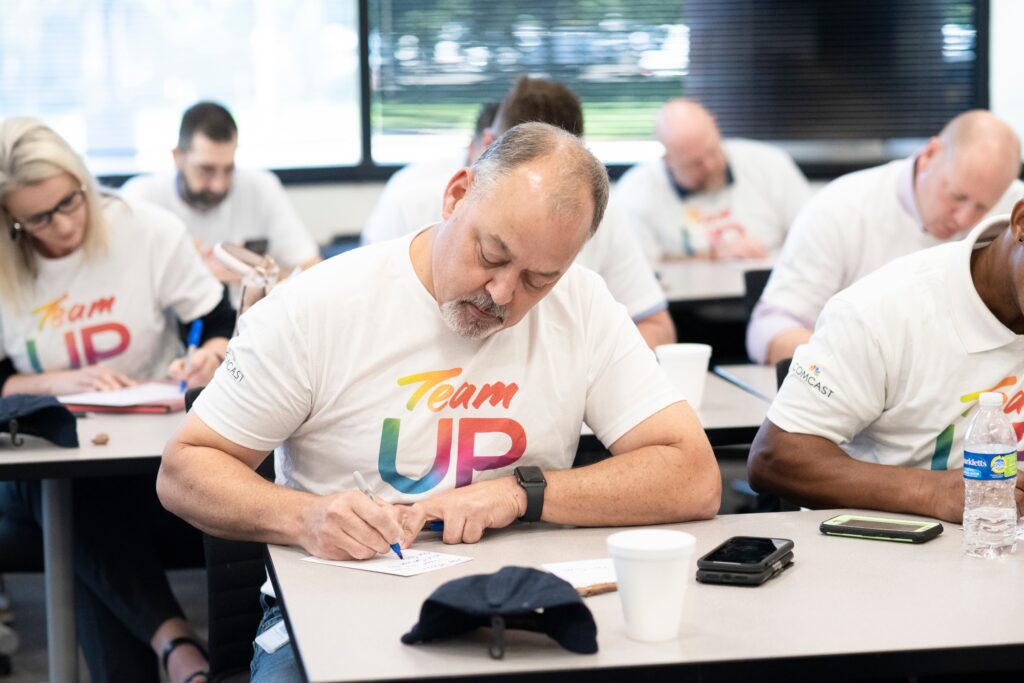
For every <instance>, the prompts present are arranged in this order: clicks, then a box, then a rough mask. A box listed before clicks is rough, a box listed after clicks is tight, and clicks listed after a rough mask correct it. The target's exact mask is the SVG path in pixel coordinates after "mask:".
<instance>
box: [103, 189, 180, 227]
mask: <svg viewBox="0 0 1024 683" xmlns="http://www.w3.org/2000/svg"><path fill="white" fill-rule="evenodd" d="M104 202H105V206H104V214H105V215H106V216H107V218H108V220H109V221H110V222H111V225H112V226H118V228H119V229H128V230H133V231H136V232H137V233H147V234H154V235H161V236H167V237H174V238H177V237H178V236H180V235H182V234H184V233H185V232H186V228H185V223H184V222H182V220H181V219H180V218H178V217H177V216H176V215H174V213H172V212H171V211H169V210H167V209H165V208H164V207H163V206H160V205H159V204H156V203H154V202H152V201H149V200H146V199H141V198H139V197H135V196H126V195H124V194H123V193H122V194H113V195H110V196H108V197H106V198H105V199H104Z"/></svg>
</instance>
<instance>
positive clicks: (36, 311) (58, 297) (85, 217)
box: [0, 118, 234, 683]
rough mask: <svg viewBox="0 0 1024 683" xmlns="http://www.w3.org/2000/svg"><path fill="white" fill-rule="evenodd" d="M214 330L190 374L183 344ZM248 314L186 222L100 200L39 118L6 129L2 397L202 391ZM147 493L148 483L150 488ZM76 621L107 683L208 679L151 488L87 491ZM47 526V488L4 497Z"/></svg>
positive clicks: (114, 486) (6, 510)
mask: <svg viewBox="0 0 1024 683" xmlns="http://www.w3.org/2000/svg"><path fill="white" fill-rule="evenodd" d="M197 319H202V320H203V322H204V325H203V330H204V335H203V339H202V341H201V345H200V347H199V348H198V349H197V350H196V351H195V352H194V353H193V354H192V355H191V357H190V359H189V362H188V365H187V367H186V366H185V364H184V363H183V362H182V361H181V356H182V353H183V350H184V346H183V339H182V334H183V333H184V330H186V329H187V326H188V325H189V324H190V323H191V322H192V321H194V320H197ZM233 325H234V314H233V311H232V310H231V307H230V305H229V304H228V302H227V299H226V295H225V292H224V289H223V287H222V286H221V284H220V283H219V282H217V280H216V279H215V278H214V277H213V276H212V275H210V273H209V272H208V271H207V270H206V268H205V266H204V265H203V263H202V260H201V258H200V257H199V255H198V254H197V253H196V252H195V250H194V248H193V247H192V243H191V241H190V240H189V238H188V236H187V235H186V231H185V226H184V224H182V223H181V222H180V221H179V220H178V219H177V218H175V217H173V216H172V215H171V214H169V213H167V212H165V211H164V210H162V209H158V208H156V207H153V206H149V205H147V204H144V203H141V202H127V201H125V200H123V199H121V198H119V197H117V196H116V195H115V194H113V193H112V192H109V191H104V190H101V189H100V188H99V187H98V186H97V183H96V181H95V179H94V178H93V177H92V176H91V174H90V173H89V172H88V170H87V169H86V167H85V164H84V163H83V161H82V160H81V158H80V157H79V156H78V155H77V154H76V153H75V152H74V150H73V149H71V147H70V146H69V145H68V143H67V142H66V141H65V140H64V139H62V138H61V137H60V136H59V135H57V134H56V133H55V132H54V131H53V130H51V129H50V128H48V127H46V126H45V125H43V124H42V123H40V122H39V121H36V120H33V119H30V118H12V119H8V120H6V121H4V122H2V123H0V396H9V395H13V394H49V395H60V394H69V393H76V392H80V391H91V390H108V389H117V388H120V387H124V386H129V385H131V384H134V383H135V381H136V380H139V379H154V378H165V377H168V376H169V377H171V378H174V379H183V380H186V381H187V383H188V384H189V385H190V386H202V385H204V384H206V382H207V381H208V380H209V379H210V378H211V377H212V375H213V372H214V370H216V368H217V366H218V365H219V364H220V361H221V360H222V359H223V357H224V351H225V349H226V347H227V338H228V337H229V336H230V334H231V330H232V327H233ZM140 479H141V481H140ZM74 485H75V487H74V513H73V514H74V525H75V526H74V535H75V544H74V548H75V578H76V606H75V607H76V609H75V613H76V623H77V626H78V633H79V636H80V639H81V641H82V645H83V650H84V651H85V656H86V661H87V663H88V665H89V669H90V673H91V677H92V680H93V681H105V680H133V681H145V680H152V681H156V680H158V678H157V673H158V672H157V669H156V666H155V661H156V660H155V659H154V657H153V656H152V654H150V653H149V650H150V649H152V650H154V651H155V652H156V653H157V654H158V655H160V656H161V657H162V658H163V662H164V666H165V667H166V668H167V669H168V674H169V675H170V679H171V681H173V682H175V683H177V682H179V681H190V683H199V682H200V681H203V680H206V678H207V674H206V672H205V669H206V668H207V666H206V656H205V652H204V651H203V649H202V646H201V645H200V644H199V642H198V641H197V640H196V639H195V636H194V633H193V632H192V630H191V629H190V628H189V626H188V623H187V622H186V621H185V619H184V615H183V613H182V611H181V608H180V606H179V605H178V603H177V601H176V600H175V598H174V596H173V594H172V593H171V590H170V586H169V585H168V583H167V578H166V575H165V574H164V571H163V568H162V565H161V563H160V559H159V553H158V542H159V539H157V538H154V536H155V529H156V525H157V524H158V523H166V519H162V518H163V516H168V517H169V515H168V514H167V513H165V512H164V511H163V510H162V508H160V506H159V503H158V502H157V500H156V496H155V486H154V481H153V478H152V477H151V476H149V477H142V478H137V477H116V478H103V477H96V478H83V479H78V480H76V481H75V483H74ZM2 517H6V518H8V519H11V520H20V521H24V522H34V523H36V524H38V523H39V520H40V517H41V515H40V496H39V485H38V482H3V483H0V518H2Z"/></svg>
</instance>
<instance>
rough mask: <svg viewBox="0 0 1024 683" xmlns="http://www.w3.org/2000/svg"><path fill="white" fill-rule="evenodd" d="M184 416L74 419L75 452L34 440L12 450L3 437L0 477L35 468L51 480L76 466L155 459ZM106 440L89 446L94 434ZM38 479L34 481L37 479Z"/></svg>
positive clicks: (1, 437) (26, 441) (123, 416)
mask: <svg viewBox="0 0 1024 683" xmlns="http://www.w3.org/2000/svg"><path fill="white" fill-rule="evenodd" d="M184 415H185V414H184V413H167V414H157V415H146V414H139V415H134V414H122V415H117V414H90V415H88V416H87V417H81V418H78V443H79V447H78V448H61V447H60V446H55V445H53V444H52V443H50V442H49V441H45V440H43V439H40V438H38V437H30V436H26V437H25V443H24V444H23V445H22V446H20V447H18V448H15V447H14V446H12V444H11V440H10V439H9V438H8V436H7V435H4V436H0V477H5V476H6V472H5V469H6V470H10V469H13V468H14V466H18V469H19V470H21V469H24V468H23V467H22V466H31V467H34V468H37V469H38V470H39V471H40V472H42V473H43V474H44V475H45V476H52V473H53V472H54V471H60V470H62V469H66V468H68V467H73V466H74V465H76V464H82V465H91V464H93V463H96V462H110V461H117V460H126V459H137V458H159V457H160V455H161V454H162V453H163V451H164V445H165V444H166V443H167V440H168V439H169V438H170V437H171V434H173V433H174V430H175V429H177V428H178V425H179V424H181V421H182V420H183V419H184ZM101 433H103V434H106V435H107V436H108V437H110V438H109V441H108V443H107V444H106V445H105V446H97V445H95V444H93V443H92V439H93V437H95V436H96V435H97V434H101ZM37 478H38V477H37Z"/></svg>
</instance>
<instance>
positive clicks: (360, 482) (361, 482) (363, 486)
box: [352, 470, 405, 560]
mask: <svg viewBox="0 0 1024 683" xmlns="http://www.w3.org/2000/svg"><path fill="white" fill-rule="evenodd" d="M352 478H353V479H355V480H356V486H358V487H359V490H360V491H362V492H363V493H365V494H366V497H367V498H369V499H370V502H371V503H372V502H374V501H376V500H377V499H376V498H374V497H373V491H372V490H371V489H370V487H369V485H368V484H367V483H366V480H365V479H363V475H362V474H360V473H359V471H358V470H357V471H354V472H352ZM390 545H391V549H392V550H394V551H395V555H398V559H400V560H404V559H405V558H404V557H402V546H401V545H400V544H398V543H392V544H390Z"/></svg>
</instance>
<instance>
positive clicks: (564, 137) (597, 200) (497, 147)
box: [470, 122, 608, 235]
mask: <svg viewBox="0 0 1024 683" xmlns="http://www.w3.org/2000/svg"><path fill="white" fill-rule="evenodd" d="M544 157H555V158H556V159H557V160H558V162H559V168H560V170H561V173H560V180H561V182H560V183H559V184H558V185H557V186H556V187H552V188H550V189H549V194H548V200H549V201H550V202H551V207H552V210H553V211H555V212H556V213H559V214H563V215H567V214H572V213H577V212H580V211H582V210H583V207H582V206H581V205H580V201H579V189H580V185H581V184H583V185H584V186H585V187H587V189H589V190H590V197H591V199H592V200H593V202H594V215H593V217H592V219H591V223H590V235H593V234H594V233H595V232H597V226H599V225H600V224H601V219H602V218H603V217H604V210H605V207H607V205H608V171H607V169H605V167H604V164H602V163H601V162H600V161H599V160H598V159H597V157H595V156H594V155H593V154H592V153H591V152H590V150H588V149H587V148H586V147H585V146H584V145H583V142H582V141H581V140H580V139H579V138H577V137H576V136H575V135H573V134H572V133H568V132H566V131H564V130H562V129H561V128H556V127H555V126H551V125H548V124H546V123H538V122H531V123H521V124H519V125H518V126H514V127H512V128H510V129H509V130H507V131H506V132H505V133H503V134H502V136H501V137H499V138H498V139H497V140H495V141H494V142H493V143H491V146H490V147H488V148H487V150H486V151H485V152H484V153H483V154H481V155H480V158H479V159H477V160H476V162H475V163H474V164H473V165H472V167H471V168H472V170H473V185H472V187H471V188H470V192H471V193H477V192H483V193H486V192H489V191H490V190H491V189H492V188H493V187H494V185H495V183H496V182H497V181H498V180H499V179H500V178H503V177H505V176H508V175H509V174H510V173H512V171H514V170H515V169H517V168H518V167H520V166H522V165H524V164H527V163H529V162H531V161H534V160H536V159H541V158H544Z"/></svg>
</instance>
